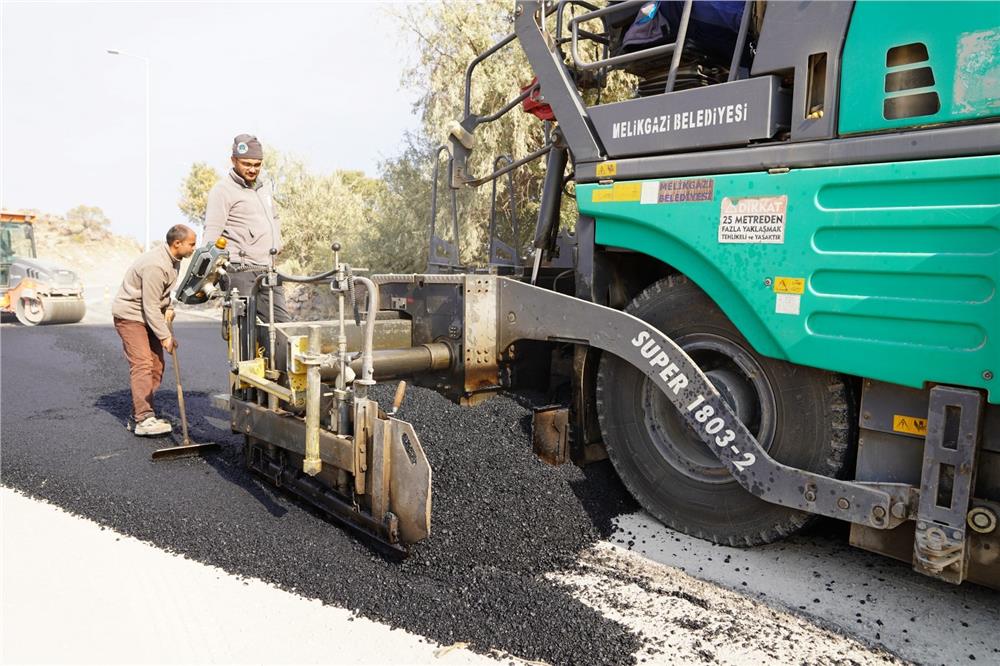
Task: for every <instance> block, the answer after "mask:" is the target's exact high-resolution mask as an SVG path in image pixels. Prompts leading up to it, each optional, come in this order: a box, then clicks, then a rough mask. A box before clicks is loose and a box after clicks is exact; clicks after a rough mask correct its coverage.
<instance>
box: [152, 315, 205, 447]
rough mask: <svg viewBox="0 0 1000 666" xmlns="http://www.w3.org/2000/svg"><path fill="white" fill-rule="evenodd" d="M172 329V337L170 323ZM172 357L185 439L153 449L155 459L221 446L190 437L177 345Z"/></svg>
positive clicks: (172, 350)
mask: <svg viewBox="0 0 1000 666" xmlns="http://www.w3.org/2000/svg"><path fill="white" fill-rule="evenodd" d="M168 328H169V329H170V337H173V336H174V327H173V325H172V324H171V325H168ZM170 358H171V359H173V364H174V379H176V380H177V407H178V408H179V409H180V412H181V432H182V433H183V435H184V440H183V441H182V442H181V443H180V444H177V445H175V446H168V447H167V448H165V449H157V450H156V451H153V460H163V459H165V458H183V457H186V456H197V455H201V454H203V453H205V452H207V451H212V450H214V449H217V448H219V445H218V444H216V443H215V442H209V443H207V444H194V443H192V442H191V440H190V439H188V422H187V412H186V411H185V409H184V390H183V389H182V388H181V369H180V366H179V365H178V363H177V347H176V346H175V347H174V348H173V349H171V350H170Z"/></svg>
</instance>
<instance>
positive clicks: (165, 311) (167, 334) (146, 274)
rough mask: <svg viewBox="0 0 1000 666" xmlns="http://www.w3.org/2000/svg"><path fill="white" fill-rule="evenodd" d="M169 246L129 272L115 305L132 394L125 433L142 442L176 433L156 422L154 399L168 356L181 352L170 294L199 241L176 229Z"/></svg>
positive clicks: (185, 230)
mask: <svg viewBox="0 0 1000 666" xmlns="http://www.w3.org/2000/svg"><path fill="white" fill-rule="evenodd" d="M166 240H167V242H166V244H165V245H160V246H158V247H154V248H153V249H152V250H150V251H149V252H146V253H145V254H143V255H142V256H140V257H139V258H138V259H136V261H135V263H134V264H132V265H131V266H129V269H128V270H127V271H125V278H124V279H123V280H122V286H121V288H120V289H119V290H118V295H117V296H115V300H114V303H112V304H111V315H112V316H113V317H114V322H115V330H116V331H118V335H119V336H121V339H122V347H123V348H124V350H125V358H126V360H128V366H129V384H130V386H131V389H132V414H131V416H129V418H128V421H127V423H126V426H125V427H127V428H128V429H129V430H131V431H132V432H133V433H134V434H136V435H138V436H140V437H143V436H145V437H148V436H150V435H164V434H166V433H168V432H170V431H171V430H172V427H171V425H170V422H169V421H165V420H164V419H160V418H157V416H156V411H155V410H154V408H153V394H154V393H156V389H157V388H159V386H160V381H161V380H162V379H163V350H164V349H166V350H167V351H168V352H171V351H173V350H174V348H176V347H177V340H175V339H174V336H173V333H172V332H171V329H170V323H171V321H173V318H174V309H173V308H172V307H171V306H170V289H171V287H173V285H174V281H175V280H177V269H178V266H179V265H180V262H181V259H184V258H186V257H190V256H191V255H192V254H193V253H194V247H195V242H196V236H195V233H194V229H191V228H190V227H187V226H184V225H183V224H176V225H174V226H173V227H171V228H170V231H168V232H167V238H166Z"/></svg>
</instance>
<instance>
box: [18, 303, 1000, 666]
mask: <svg viewBox="0 0 1000 666" xmlns="http://www.w3.org/2000/svg"><path fill="white" fill-rule="evenodd" d="M179 331H180V332H179V337H180V339H181V340H182V348H181V355H182V356H181V358H182V364H183V367H182V372H183V375H184V382H185V387H186V388H187V391H188V404H189V410H190V411H191V414H192V432H191V436H192V439H194V440H196V441H197V440H202V441H207V440H215V441H221V442H223V443H224V444H225V446H224V448H223V452H222V453H221V454H219V455H217V456H214V457H212V458H209V459H207V460H192V461H180V462H176V463H171V465H172V466H171V467H170V471H169V472H167V471H165V469H164V467H163V466H161V465H154V464H152V463H150V462H149V460H148V452H149V451H150V450H152V449H153V448H156V444H155V443H152V442H148V441H138V440H136V439H135V438H133V437H131V435H129V434H128V433H127V432H125V430H124V428H123V427H122V425H121V424H122V421H123V420H124V417H125V415H126V414H127V413H128V405H129V397H128V391H127V384H126V378H127V372H126V368H125V365H124V361H123V359H122V357H121V351H120V343H119V340H118V338H117V336H116V335H115V333H114V331H113V329H112V328H110V327H109V326H93V325H74V326H62V327H48V328H41V329H33V330H32V329H24V328H21V327H18V326H11V325H4V326H3V327H2V329H0V345H2V346H0V352H2V357H0V358H2V367H0V370H2V376H0V382H2V383H0V390H2V412H3V413H2V418H3V431H2V454H3V483H4V485H7V486H11V487H13V488H15V489H18V490H21V491H24V492H27V493H30V494H32V495H34V496H37V497H42V498H46V499H48V500H50V501H52V502H53V503H55V504H57V505H59V506H62V507H64V508H66V509H68V510H70V511H73V512H76V513H79V514H82V515H85V516H89V517H92V518H94V519H95V520H98V521H99V522H101V523H103V524H106V525H108V526H110V527H114V528H116V529H119V530H121V531H124V532H126V533H130V534H136V535H138V536H140V537H141V538H143V539H145V540H148V541H150V542H152V543H153V544H156V545H158V546H160V547H163V548H168V549H173V550H179V551H181V552H184V553H185V554H186V555H188V556H189V557H191V558H193V559H195V560H200V561H206V562H209V563H212V564H218V565H220V566H222V567H223V568H227V569H228V566H227V561H225V560H223V561H219V560H218V558H217V554H218V551H219V549H220V548H221V549H223V550H224V549H225V548H226V545H227V543H231V544H232V545H233V549H234V551H237V550H238V551H239V552H232V553H230V555H231V558H230V560H229V562H230V563H231V564H232V569H231V570H235V571H236V572H237V573H239V572H242V571H244V570H245V569H246V567H247V566H250V565H251V564H252V565H253V566H258V565H260V564H261V563H264V564H267V563H268V560H269V559H271V558H273V557H274V553H272V552H271V550H272V549H274V548H277V547H278V546H276V541H277V540H278V539H285V540H289V541H293V542H294V541H295V540H301V542H302V543H308V544H311V545H315V543H314V542H316V541H322V540H324V539H328V538H330V537H329V535H330V532H329V531H330V530H336V529H337V528H335V527H331V526H329V525H326V524H324V523H322V521H317V519H316V518H315V516H314V515H313V514H311V513H310V512H308V511H306V510H304V509H302V508H301V507H298V506H297V505H295V504H294V503H290V502H287V501H284V500H283V499H282V498H280V497H279V496H276V495H274V494H273V493H271V492H270V491H269V490H268V489H266V488H263V487H262V486H260V485H259V484H253V483H247V482H246V479H245V475H244V474H243V472H242V470H241V466H240V461H239V455H238V440H236V439H235V438H233V437H232V436H230V435H229V434H228V433H227V432H225V431H224V430H221V429H219V428H218V427H217V426H218V425H219V421H218V418H217V417H219V416H223V415H221V414H219V413H217V412H213V410H212V409H211V408H210V407H209V405H208V398H207V396H208V394H209V393H211V392H213V391H217V390H219V389H220V388H222V387H223V386H224V385H225V372H226V371H225V360H224V356H223V347H222V343H221V341H220V340H219V336H218V325H217V324H215V323H205V322H201V323H199V322H188V323H182V324H179ZM169 379H170V374H169V369H168V374H167V380H168V381H166V382H165V389H164V390H161V392H160V394H159V397H160V398H161V403H162V405H163V407H164V409H165V411H166V412H167V413H168V414H173V415H176V401H175V400H174V399H173V397H172V394H171V391H170V390H169V389H170V387H171V383H170V381H169ZM213 416H214V417H215V418H213ZM223 508H224V510H223ZM213 521H214V522H213ZM257 521H263V522H267V521H271V522H272V525H271V526H270V527H266V528H264V529H270V530H272V531H274V530H276V529H277V530H280V534H281V536H280V537H278V536H275V535H274V534H271V533H268V534H263V532H262V535H254V534H252V532H253V530H254V529H256V528H257V527H258V525H257V524H256V523H257ZM619 524H620V526H621V528H622V530H623V531H622V532H621V534H620V535H619V536H618V537H617V540H618V541H619V542H620V543H621V544H623V545H626V544H628V543H629V542H631V544H632V548H633V550H635V551H638V552H641V553H642V554H644V555H645V556H646V557H647V558H649V560H651V561H655V562H660V563H663V564H666V565H669V566H673V567H680V568H682V569H683V570H684V571H686V572H687V573H689V574H691V575H693V576H695V577H698V578H701V579H703V580H706V581H712V582H715V583H718V584H720V585H723V586H725V587H731V588H733V589H735V590H737V591H739V592H741V593H744V594H746V595H747V596H749V597H751V598H758V599H762V600H764V601H766V602H768V603H770V604H773V605H775V606H776V607H780V608H788V609H791V610H794V611H796V612H798V613H800V614H802V615H803V617H806V618H810V619H812V620H813V621H816V622H818V623H819V624H821V625H823V626H828V627H831V628H833V629H835V630H837V631H839V632H842V633H846V634H849V635H855V636H857V637H858V638H859V639H860V640H862V641H864V642H867V643H868V644H870V645H875V646H884V647H886V648H888V649H889V650H890V651H892V652H894V653H895V654H897V655H899V656H900V657H902V658H904V659H907V660H912V661H916V662H923V663H947V664H954V663H970V662H972V661H973V660H975V661H976V662H978V663H983V662H985V663H1000V631H998V629H997V628H998V627H1000V595H998V594H997V593H995V592H992V591H989V590H985V589H982V588H979V587H975V586H963V587H960V588H954V587H951V586H948V585H945V584H942V583H938V582H936V581H932V580H929V579H925V578H922V577H920V576H917V575H916V574H914V573H912V572H911V571H910V570H909V569H908V567H906V566H905V565H902V564H898V563H895V562H892V561H889V560H887V559H885V558H881V557H877V556H874V555H870V554H867V553H862V552H859V551H855V550H853V549H850V548H849V547H847V546H846V544H845V543H844V541H843V539H842V538H841V537H842V534H843V530H842V529H839V528H838V527H837V526H836V524H835V523H832V522H827V523H822V524H821V526H820V528H819V530H818V531H814V532H813V533H812V534H810V535H807V536H800V537H796V538H795V539H793V540H791V541H788V542H785V543H782V544H774V545H771V546H768V547H764V548H759V549H754V550H737V549H730V548H722V547H717V546H713V545H711V544H707V543H705V542H701V541H697V540H694V539H689V538H687V537H685V536H683V535H678V534H675V533H673V532H671V531H670V530H666V529H664V528H662V527H661V526H658V525H656V524H655V523H654V521H652V520H650V519H649V518H648V517H645V516H643V515H642V514H634V515H627V516H623V517H621V518H620V519H619ZM824 532H832V533H833V536H829V535H826V534H824ZM838 532H839V534H838ZM248 535H250V536H248ZM255 544H256V548H257V550H254V545H255ZM270 564H271V566H281V565H282V563H281V562H280V561H272V562H270ZM326 566H327V567H329V565H326ZM330 570H332V571H335V570H336V567H335V566H334V567H333V568H332V569H330ZM324 575H326V574H324ZM265 578H266V576H265Z"/></svg>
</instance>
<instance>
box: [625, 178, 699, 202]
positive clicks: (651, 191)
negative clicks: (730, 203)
mask: <svg viewBox="0 0 1000 666" xmlns="http://www.w3.org/2000/svg"><path fill="white" fill-rule="evenodd" d="M714 198H715V181H714V180H712V179H711V178H684V179H681V180H652V181H647V182H644V183H643V184H642V200H641V201H642V203H644V204H668V203H690V202H694V201H711V200H712V199H714Z"/></svg>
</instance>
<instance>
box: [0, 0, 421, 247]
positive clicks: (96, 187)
mask: <svg viewBox="0 0 1000 666" xmlns="http://www.w3.org/2000/svg"><path fill="white" fill-rule="evenodd" d="M390 9H391V6H390V5H387V4H377V3H332V2H324V3H304V2H300V3H287V2H282V3H277V2H267V3H253V2H240V3H223V2H212V3H207V2H198V3H194V2H61V3H55V2H12V1H10V0H2V4H0V58H2V60H0V205H3V206H4V207H8V208H22V207H23V208H38V209H40V210H43V211H47V212H53V213H65V212H66V211H67V210H68V209H70V208H72V207H73V206H76V205H79V204H86V205H91V206H99V207H101V208H102V209H103V210H104V212H105V213H106V214H107V215H108V216H109V217H110V218H111V220H112V229H113V230H114V231H115V232H116V233H120V234H127V235H131V236H133V237H135V238H136V239H138V240H140V241H141V240H142V239H143V236H144V224H145V189H144V188H145V177H144V175H145V171H144V169H145V115H144V114H145V88H144V86H145V75H144V68H143V63H142V62H141V61H140V60H136V59H132V58H126V57H122V56H111V55H108V54H107V53H106V52H105V50H106V49H108V48H115V49H120V50H122V51H125V52H130V53H134V54H136V55H142V56H147V57H148V58H149V59H150V61H151V91H150V110H151V117H150V126H151V130H150V135H151V160H150V163H151V195H150V199H151V204H150V211H151V213H150V216H151V228H152V236H153V237H154V238H156V237H159V236H162V235H163V233H165V231H166V230H167V228H169V227H170V225H172V224H175V223H177V222H181V221H183V218H182V216H181V214H180V212H179V211H178V209H177V205H176V201H177V199H178V197H179V187H180V183H181V181H182V179H183V178H184V176H185V175H186V174H187V171H188V169H189V167H190V165H191V163H193V162H196V161H205V162H208V163H210V164H212V165H213V166H215V167H216V168H217V169H219V170H220V171H221V170H224V169H226V168H228V157H229V151H230V145H231V142H232V137H233V136H234V135H236V134H238V133H240V132H250V133H253V134H256V135H257V136H258V137H259V138H260V140H261V141H262V142H263V143H264V146H265V149H267V148H268V147H269V146H273V147H276V148H278V149H280V150H282V151H285V152H289V153H292V154H294V155H297V156H298V157H301V158H302V159H304V160H305V162H306V164H307V165H308V166H309V168H310V169H311V170H313V171H317V172H327V171H332V170H334V169H338V168H343V169H362V170H364V171H366V172H367V173H369V174H374V173H375V171H376V166H377V164H378V162H379V160H381V159H384V158H387V157H392V156H394V155H395V154H397V152H398V150H399V148H400V147H401V143H402V137H403V134H404V132H405V131H406V130H407V129H416V128H417V126H418V119H417V118H416V117H415V116H414V115H413V112H412V103H413V97H414V96H413V95H412V94H411V93H408V92H404V91H402V90H401V87H400V80H401V77H402V72H403V68H404V66H405V65H406V64H407V63H408V62H410V61H412V59H413V49H414V47H413V42H412V40H411V39H410V37H409V35H408V34H407V33H406V30H405V29H404V28H403V27H401V26H400V25H399V24H398V22H397V21H396V20H395V19H394V18H392V16H391V15H390V11H389V10H390Z"/></svg>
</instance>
